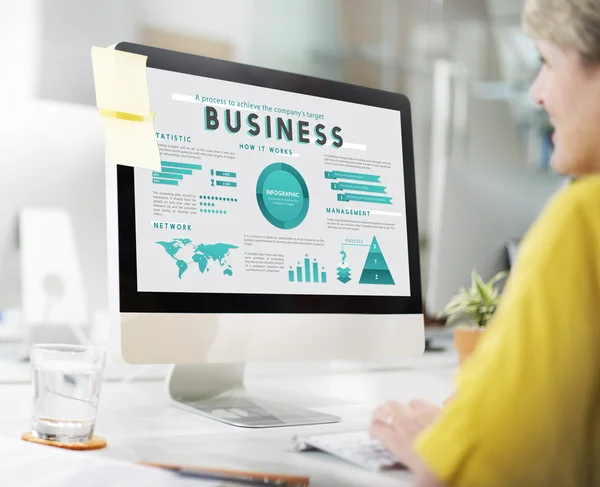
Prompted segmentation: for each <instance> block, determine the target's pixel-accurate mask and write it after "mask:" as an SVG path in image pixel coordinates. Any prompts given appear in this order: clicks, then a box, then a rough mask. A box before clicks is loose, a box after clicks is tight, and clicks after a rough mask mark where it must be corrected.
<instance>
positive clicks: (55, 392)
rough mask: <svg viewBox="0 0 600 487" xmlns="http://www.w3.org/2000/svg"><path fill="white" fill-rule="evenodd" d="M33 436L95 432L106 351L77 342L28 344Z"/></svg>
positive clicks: (76, 437)
mask: <svg viewBox="0 0 600 487" xmlns="http://www.w3.org/2000/svg"><path fill="white" fill-rule="evenodd" d="M30 357H31V366H32V372H33V408H32V417H31V433H32V434H33V436H34V437H36V438H39V439H42V440H48V441H57V442H61V443H79V442H86V441H89V440H90V439H91V438H92V436H93V434H94V426H95V423H96V415H97V412H98V401H99V398H100V385H101V383H102V372H103V370H104V363H105V360H106V352H105V351H104V350H101V349H99V348H95V347H84V346H79V345H34V346H32V347H31V355H30Z"/></svg>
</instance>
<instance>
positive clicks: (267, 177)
mask: <svg viewBox="0 0 600 487" xmlns="http://www.w3.org/2000/svg"><path fill="white" fill-rule="evenodd" d="M256 199H257V201H258V207H259V208H260V211H261V213H262V214H263V216H264V217H265V218H266V219H267V221H268V222H269V223H271V225H273V226H275V227H277V228H281V229H284V230H289V229H291V228H296V227H297V226H298V225H300V224H301V223H302V222H303V221H304V218H305V217H306V214H307V213H308V206H309V196H308V187H307V186H306V182H305V181H304V178H303V177H302V175H301V174H300V173H299V172H298V171H297V170H296V169H295V168H294V167H292V166H290V165H289V164H285V163H283V162H275V163H273V164H271V165H269V166H267V167H266V168H265V169H264V170H263V172H262V173H261V174H260V176H259V178H258V182H257V183H256Z"/></svg>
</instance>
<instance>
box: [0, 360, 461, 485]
mask: <svg viewBox="0 0 600 487" xmlns="http://www.w3.org/2000/svg"><path fill="white" fill-rule="evenodd" d="M456 364H457V359H456V357H455V355H454V353H452V352H450V353H442V354H427V355H425V356H423V357H419V358H418V359H414V360H403V361H399V362H396V363H386V364H370V365H363V364H356V363H343V362H336V363H333V364H330V365H325V364H290V365H289V366H287V367H286V368H282V367H280V366H279V365H276V366H274V367H269V366H257V368H256V373H255V374H252V371H251V375H250V377H249V381H248V382H249V383H248V387H249V389H250V390H251V391H252V392H253V393H263V394H268V392H269V391H273V390H277V392H278V397H284V398H286V401H287V402H292V403H295V404H298V405H301V406H306V407H311V408H314V409H317V410H319V411H322V412H325V413H331V414H336V415H338V416H341V417H342V422H341V423H338V424H334V425H321V426H303V427H291V428H275V429H269V430H264V429H261V430H249V429H241V428H235V427H231V426H228V425H225V424H221V423H218V422H214V421H211V420H208V419H205V418H202V417H201V416H198V415H194V414H192V413H188V412H186V411H183V410H180V409H177V408H176V407H174V406H172V405H170V403H169V401H168V398H167V396H166V392H165V385H164V383H163V382H161V381H158V380H144V381H134V382H106V383H105V384H104V385H103V390H102V394H101V402H100V411H99V417H98V426H97V432H98V434H101V435H103V436H104V437H105V438H106V439H107V440H108V444H109V446H108V447H107V448H106V449H105V450H101V451H99V452H90V453H83V454H98V455H106V456H110V457H112V458H119V459H124V460H130V461H137V460H146V461H157V462H167V463H181V464H198V465H207V466H215V467H226V468H227V467H229V468H238V469H249V470H264V471H273V472H279V473H290V474H299V475H308V476H309V477H310V478H311V486H314V487H336V486H344V487H359V486H360V487H365V486H382V487H386V486H389V487H392V486H393V487H400V486H404V485H411V482H410V475H409V474H408V473H407V472H402V471H395V472H389V473H384V474H375V473H371V472H369V471H366V470H363V469H360V468H358V467H354V466H353V465H351V464H348V463H346V462H343V461H341V460H337V459H336V458H334V457H332V456H329V455H326V454H323V453H320V452H306V453H298V452H295V451H293V450H292V448H291V438H292V436H293V435H294V434H298V433H303V434H307V433H311V432H323V431H325V432H329V431H345V430H352V429H357V428H366V427H367V426H368V424H369V418H370V415H371V412H372V410H373V408H374V407H375V406H376V405H377V404H380V403H381V402H384V401H386V400H388V399H392V398H394V399H400V400H403V399H409V398H412V397H415V396H419V397H425V398H427V399H430V400H432V401H435V402H441V401H443V400H444V399H445V398H446V397H447V396H448V395H449V394H450V392H451V391H452V379H453V376H454V374H455V372H456ZM275 369H276V370H275ZM325 372H327V373H325ZM308 394H310V395H308ZM299 398H302V399H299ZM30 402H31V387H30V385H29V384H25V383H21V384H15V383H13V384H5V385H0V436H3V437H13V438H18V437H20V435H21V433H23V432H24V431H26V430H28V429H29V410H30Z"/></svg>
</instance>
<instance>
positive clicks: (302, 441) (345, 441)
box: [292, 431, 402, 472]
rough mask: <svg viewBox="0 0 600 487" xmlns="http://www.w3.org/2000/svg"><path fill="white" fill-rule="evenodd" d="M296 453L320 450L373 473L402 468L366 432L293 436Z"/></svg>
mask: <svg viewBox="0 0 600 487" xmlns="http://www.w3.org/2000/svg"><path fill="white" fill-rule="evenodd" d="M292 441H293V443H294V447H295V448H296V450H298V451H311V450H320V451H323V452H326V453H329V454H330V455H334V456H336V457H338V458H341V459H343V460H346V461H348V462H350V463H353V464H354V465H358V466H359V467H363V468H366V469H369V470H373V471H375V472H380V471H382V470H389V469H393V468H402V465H401V464H400V463H399V462H398V461H397V460H396V459H395V458H394V457H393V456H392V454H391V453H390V452H389V451H388V450H387V449H386V448H384V447H383V446H382V445H381V443H379V442H378V441H377V440H373V439H372V438H371V437H370V436H369V433H368V432H367V431H352V432H344V433H328V434H317V435H307V436H300V435H298V436H295V437H294V438H293V440H292Z"/></svg>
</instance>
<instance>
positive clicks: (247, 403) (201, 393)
mask: <svg viewBox="0 0 600 487" xmlns="http://www.w3.org/2000/svg"><path fill="white" fill-rule="evenodd" d="M244 369H245V364H244V363H219V364H199V365H174V366H173V367H172V369H171V373H170V374H169V377H167V382H168V388H169V395H170V396H171V399H173V401H175V403H176V404H177V405H178V406H182V407H184V408H185V409H186V410H188V411H193V412H196V413H198V414H201V415H202V416H206V417H208V418H211V419H214V420H216V421H221V422H223V423H227V424H230V425H233V426H241V427H244V428H273V427H277V426H299V425H309V424H326V423H337V422H339V421H340V420H341V419H340V418H339V417H337V416H332V415H329V414H323V413H319V412H316V411H311V410H309V409H303V408H299V407H295V406H288V405H285V404H278V403H272V402H269V401H265V400H263V399H260V398H253V397H250V396H249V395H248V394H247V393H246V390H245V387H244Z"/></svg>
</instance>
